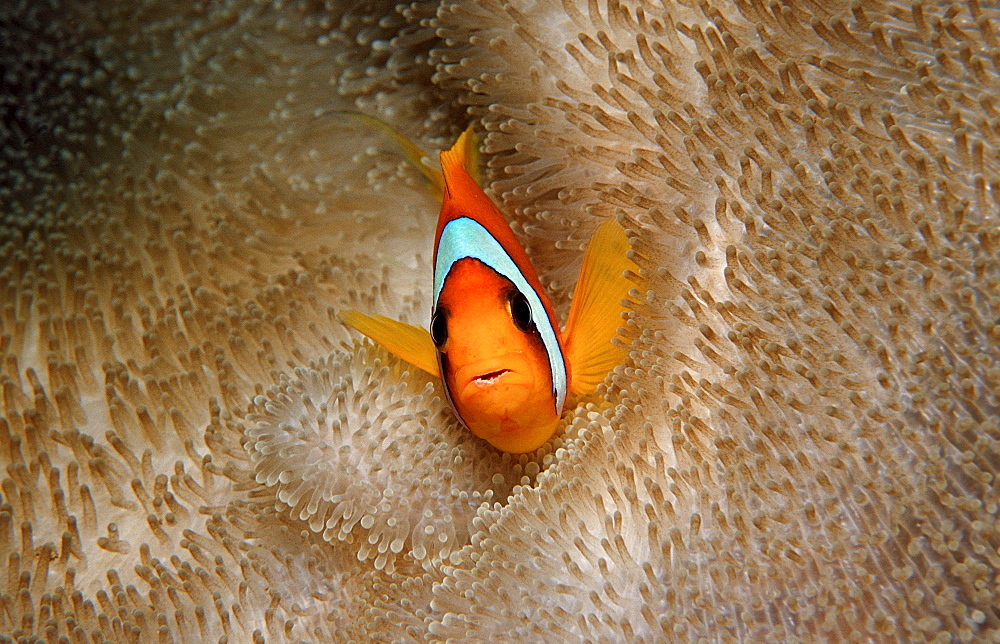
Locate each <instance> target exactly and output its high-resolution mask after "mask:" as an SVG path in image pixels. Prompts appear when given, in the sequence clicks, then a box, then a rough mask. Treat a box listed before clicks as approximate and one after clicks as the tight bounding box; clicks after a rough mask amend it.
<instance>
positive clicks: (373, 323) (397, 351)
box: [340, 311, 441, 378]
mask: <svg viewBox="0 0 1000 644" xmlns="http://www.w3.org/2000/svg"><path fill="white" fill-rule="evenodd" d="M340 319H341V321H343V322H344V324H346V325H347V326H349V327H352V328H354V329H356V330H358V331H360V332H361V333H363V334H365V335H366V336H368V337H369V338H371V339H372V340H374V341H375V342H378V343H379V344H381V345H382V346H383V347H385V348H386V350H387V351H388V352H389V353H391V354H393V355H395V356H397V357H399V358H402V359H403V360H406V361H407V362H409V363H410V364H412V365H413V366H414V367H417V368H419V369H423V370H424V371H426V372H427V373H429V374H431V375H432V376H434V377H435V378H440V377H441V373H440V371H439V370H438V361H437V349H435V348H434V342H433V341H432V340H431V334H430V333H428V332H427V329H424V328H422V327H419V326H413V325H412V324H406V323H405V322H397V321H396V320H393V319H391V318H387V317H385V316H384V315H365V314H364V313H358V312H357V311H341V312H340Z"/></svg>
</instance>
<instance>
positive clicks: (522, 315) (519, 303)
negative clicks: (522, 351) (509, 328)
mask: <svg viewBox="0 0 1000 644" xmlns="http://www.w3.org/2000/svg"><path fill="white" fill-rule="evenodd" d="M507 309H508V310H509V311H510V319H511V320H513V321H514V326H516V327H517V328H518V329H520V330H521V331H523V332H527V331H528V330H529V329H531V327H532V320H531V307H530V306H528V300H527V299H526V298H525V297H524V295H523V294H522V293H521V292H520V291H511V292H510V294H508V295H507Z"/></svg>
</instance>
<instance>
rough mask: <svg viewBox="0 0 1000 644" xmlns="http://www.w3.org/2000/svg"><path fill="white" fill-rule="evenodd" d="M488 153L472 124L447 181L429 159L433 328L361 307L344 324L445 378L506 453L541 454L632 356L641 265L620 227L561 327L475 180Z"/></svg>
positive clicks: (444, 165)
mask: <svg viewBox="0 0 1000 644" xmlns="http://www.w3.org/2000/svg"><path fill="white" fill-rule="evenodd" d="M477 152H478V147H477V145H476V143H475V137H474V135H473V134H472V131H471V129H470V130H466V132H465V133H463V134H462V136H461V137H459V139H458V141H457V142H456V143H455V145H454V146H453V147H452V148H451V149H450V150H448V151H445V152H442V153H441V155H440V159H441V173H440V175H438V174H436V173H433V172H429V171H428V170H427V169H426V168H427V166H426V164H421V169H422V170H424V172H425V175H427V176H428V179H429V181H430V183H431V184H432V185H433V186H435V191H436V192H438V193H439V194H441V195H442V205H441V214H440V216H439V217H438V223H437V230H436V234H435V240H434V260H433V263H434V274H433V278H432V285H433V298H432V306H431V322H430V329H429V333H428V332H424V333H420V330H419V329H416V328H415V327H411V326H410V325H406V324H403V323H401V322H396V321H394V320H390V319H389V318H385V317H382V316H366V315H364V314H361V313H358V312H356V311H347V312H344V313H342V315H341V317H342V319H343V320H344V321H345V322H346V323H347V324H349V325H351V326H353V327H354V328H356V329H358V330H359V331H361V332H362V333H364V334H365V335H368V336H369V337H371V338H372V339H373V340H375V341H377V342H379V343H381V344H383V345H384V346H385V347H386V348H387V349H389V351H391V352H392V353H395V354H396V355H397V356H399V357H401V358H403V359H404V360H407V361H408V362H410V363H412V364H414V365H416V366H418V367H420V368H422V369H424V370H425V371H428V372H429V373H432V374H433V375H437V376H440V377H441V379H442V381H443V384H444V390H445V394H446V396H447V398H448V401H449V403H450V404H451V407H452V409H453V410H454V412H455V415H456V416H457V417H458V419H459V420H460V421H461V422H462V424H463V425H465V426H466V427H467V428H468V429H469V430H470V431H471V432H472V433H473V434H475V435H476V436H478V437H480V438H482V439H484V440H486V441H487V442H489V443H490V444H491V445H493V446H494V447H496V448H498V449H500V450H502V451H505V452H510V453H525V452H531V451H534V450H536V449H537V448H538V447H540V446H541V445H543V444H544V443H545V442H546V441H548V440H549V439H550V438H551V437H552V434H553V433H554V432H555V430H556V428H557V426H558V424H559V419H560V417H561V415H562V412H563V409H564V407H565V406H566V403H567V400H568V398H569V396H570V394H575V395H585V394H587V393H590V392H591V391H593V389H594V388H595V387H596V385H597V384H599V383H600V382H602V381H603V380H604V378H605V376H606V375H607V372H608V371H609V370H610V369H612V368H614V366H615V365H617V364H619V363H620V362H621V361H622V360H623V358H624V354H623V352H622V350H621V349H620V348H619V347H618V346H616V345H615V344H614V343H613V342H612V338H613V337H614V335H615V334H616V330H617V327H618V326H619V323H620V321H621V312H622V299H623V298H625V297H626V296H627V293H628V289H629V284H628V281H627V280H626V277H625V271H626V270H627V269H630V268H633V265H632V264H631V261H630V260H628V259H627V257H626V255H627V251H628V241H627V238H626V237H625V232H624V230H623V229H622V228H621V226H620V225H619V224H618V223H617V222H615V221H614V220H608V221H607V222H605V223H604V224H602V225H601V226H600V227H599V228H598V231H597V232H596V233H595V235H594V237H593V239H592V241H591V244H590V246H589V247H588V249H587V252H586V254H585V256H584V265H583V269H582V271H581V279H580V280H579V282H578V284H577V288H576V291H575V294H574V297H573V304H572V306H571V310H570V315H569V321H568V323H567V326H566V329H565V330H564V331H562V332H560V330H559V327H558V325H557V323H556V318H555V315H554V313H553V310H552V305H551V304H550V303H549V300H548V297H546V295H545V291H544V289H543V288H542V285H541V282H540V281H539V279H538V275H537V273H536V272H535V269H534V267H533V266H532V265H531V261H530V260H529V258H528V255H527V253H526V252H525V250H524V248H523V247H522V246H521V244H520V242H518V240H517V238H516V237H515V235H514V233H513V231H512V230H511V228H510V226H509V225H508V224H507V221H506V219H504V217H503V215H502V214H501V213H500V211H499V210H498V209H497V207H496V205H495V204H494V203H493V201H492V200H491V199H490V198H489V197H488V196H487V195H486V194H485V193H484V192H483V190H482V189H481V188H480V187H479V185H478V183H477V182H476V180H475V178H474V175H475V174H476V170H477V166H476V155H477ZM434 367H436V368H434Z"/></svg>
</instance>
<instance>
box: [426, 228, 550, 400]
mask: <svg viewBox="0 0 1000 644" xmlns="http://www.w3.org/2000/svg"><path fill="white" fill-rule="evenodd" d="M466 257H468V258H472V259H478V260H479V261H481V262H483V263H484V264H486V265H487V266H489V267H490V268H492V269H493V270H495V271H496V272H497V273H500V274H501V275H503V276H504V277H506V278H507V279H508V280H510V281H511V283H513V284H514V287H515V288H517V290H518V291H520V292H521V295H523V296H524V298H525V299H526V300H527V301H528V307H529V308H530V309H531V317H532V319H533V320H534V321H535V328H536V329H538V333H539V335H540V336H541V337H542V345H543V346H544V347H545V353H546V354H547V355H548V358H549V371H550V372H551V373H552V394H553V396H554V397H555V400H556V413H557V414H561V413H562V409H563V405H564V404H565V402H566V361H565V360H564V359H563V355H562V350H561V349H560V348H559V340H558V338H557V336H556V330H555V329H554V328H553V327H552V323H551V321H550V320H549V315H548V312H547V311H546V310H545V306H544V305H543V304H542V300H541V298H540V297H539V296H538V293H536V292H535V289H533V288H531V285H530V284H528V280H526V279H525V278H524V275H522V274H521V270H520V269H519V268H518V267H517V264H515V263H514V260H513V259H511V257H510V255H508V254H507V251H506V250H504V247H503V246H502V245H501V244H500V242H498V241H497V240H496V238H495V237H493V235H491V234H490V232H489V231H488V230H486V228H485V227H484V226H483V225H482V224H480V223H479V222H477V221H475V220H474V219H471V218H469V217H459V218H457V219H452V220H451V221H449V222H448V223H447V224H446V225H445V227H444V230H442V231H441V239H440V241H439V243H438V248H437V261H436V262H435V263H434V308H435V310H436V309H437V303H438V297H440V295H441V289H442V288H443V287H444V280H445V278H446V277H447V276H448V273H449V272H450V271H451V267H452V265H454V263H455V262H457V261H458V260H460V259H465V258H466ZM432 315H433V311H432Z"/></svg>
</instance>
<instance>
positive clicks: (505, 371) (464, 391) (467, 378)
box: [453, 354, 531, 398]
mask: <svg viewBox="0 0 1000 644" xmlns="http://www.w3.org/2000/svg"><path fill="white" fill-rule="evenodd" d="M529 373H530V369H529V368H528V364H527V361H526V360H525V359H524V358H523V357H522V356H519V355H517V354H508V355H502V356H495V357H493V358H490V359H488V360H477V361H475V362H474V363H471V364H466V365H463V366H461V367H459V368H458V369H456V370H455V378H454V380H453V382H454V383H455V385H456V389H457V391H456V392H455V393H458V394H459V397H460V398H465V397H467V396H473V395H476V394H485V393H486V392H488V391H491V390H495V389H497V388H503V387H508V386H519V385H523V384H526V383H527V382H528V381H529V380H531V378H530V377H529V376H528V374H529Z"/></svg>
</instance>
